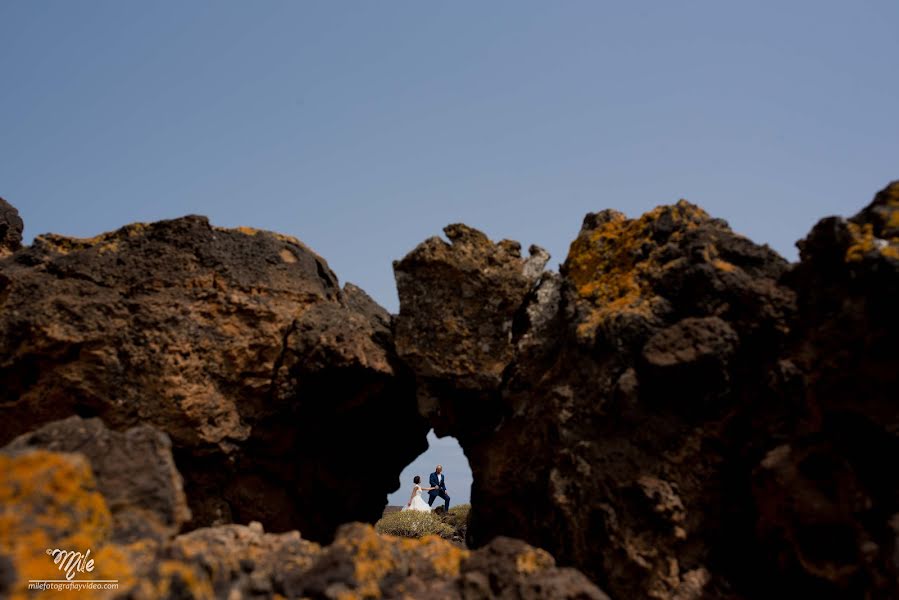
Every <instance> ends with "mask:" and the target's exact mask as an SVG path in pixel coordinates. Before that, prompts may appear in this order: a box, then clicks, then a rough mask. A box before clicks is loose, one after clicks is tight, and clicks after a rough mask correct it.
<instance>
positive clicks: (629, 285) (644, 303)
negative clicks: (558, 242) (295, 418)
mask: <svg viewBox="0 0 899 600" xmlns="http://www.w3.org/2000/svg"><path fill="white" fill-rule="evenodd" d="M602 217H603V219H602V222H601V223H599V224H598V225H597V226H596V227H595V228H593V229H592V230H587V231H582V232H581V234H580V235H579V236H578V237H577V238H576V239H575V240H574V241H573V242H572V243H571V247H570V249H569V252H568V257H567V258H566V260H565V264H564V265H563V271H564V274H565V275H566V276H567V277H568V279H569V280H571V281H572V282H573V283H574V285H575V288H576V289H577V292H578V295H579V296H580V297H581V298H583V299H584V300H586V301H588V302H590V303H591V304H592V305H594V306H595V307H596V309H595V310H594V311H593V312H592V314H591V315H590V316H589V318H588V319H587V320H586V321H585V322H583V323H581V324H580V326H579V327H578V331H579V333H580V334H585V333H587V332H588V331H591V330H593V329H594V328H595V327H596V326H597V325H598V324H599V323H601V322H602V321H604V320H605V319H606V318H608V317H609V316H611V315H614V314H619V313H624V312H635V313H640V314H648V313H649V312H650V309H651V305H650V302H649V301H650V298H651V296H652V294H650V293H648V291H647V289H646V288H647V287H648V285H647V283H646V282H645V280H644V275H645V274H646V273H647V272H648V271H650V270H652V269H657V268H660V265H658V264H655V262H654V261H653V260H652V257H651V255H650V253H649V252H648V249H651V248H652V247H653V246H655V245H657V242H656V241H655V240H654V239H653V233H654V227H653V224H654V223H656V222H659V221H661V220H663V219H664V220H666V221H669V222H670V223H669V227H670V228H671V233H670V237H669V240H670V241H676V240H677V239H678V238H680V237H681V236H682V235H683V233H684V232H685V231H688V230H690V229H694V228H696V227H697V226H698V225H699V223H701V222H703V221H705V220H708V219H709V216H708V214H707V213H706V212H705V211H704V210H702V209H701V208H699V207H698V206H695V205H693V204H690V203H689V202H687V201H686V200H680V201H679V202H678V203H677V204H676V205H674V206H659V207H656V208H655V209H653V210H651V211H649V212H647V213H645V214H644V215H643V216H641V217H640V218H638V219H628V218H627V217H625V216H624V215H623V214H622V213H619V212H617V211H606V212H605V213H603V214H602ZM709 260H710V261H713V260H714V258H713V257H709ZM728 265H729V263H725V262H724V261H721V265H720V267H719V268H722V269H723V270H727V268H728ZM730 266H731V267H732V265H730Z"/></svg>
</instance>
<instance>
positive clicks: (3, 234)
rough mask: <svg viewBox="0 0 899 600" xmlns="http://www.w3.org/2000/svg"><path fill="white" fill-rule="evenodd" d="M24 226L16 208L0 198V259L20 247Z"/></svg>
mask: <svg viewBox="0 0 899 600" xmlns="http://www.w3.org/2000/svg"><path fill="white" fill-rule="evenodd" d="M24 226H25V225H24V223H23V222H22V218H21V217H20V216H19V211H17V210H16V207H14V206H13V205H11V204H10V203H9V202H7V201H6V200H4V199H3V198H0V258H3V257H4V256H9V255H10V254H12V253H13V252H15V251H16V250H18V249H19V248H21V247H22V230H23V229H24Z"/></svg>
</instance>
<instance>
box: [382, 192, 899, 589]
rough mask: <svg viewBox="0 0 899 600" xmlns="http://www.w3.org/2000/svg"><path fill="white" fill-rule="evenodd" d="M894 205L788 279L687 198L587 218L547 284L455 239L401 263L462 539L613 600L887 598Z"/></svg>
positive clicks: (814, 237) (422, 380) (831, 227)
mask: <svg viewBox="0 0 899 600" xmlns="http://www.w3.org/2000/svg"><path fill="white" fill-rule="evenodd" d="M897 194H899V185H897V184H893V185H891V186H890V187H889V188H887V189H886V190H884V191H883V192H881V193H880V194H878V196H877V198H876V199H875V201H874V202H873V203H872V205H871V206H869V207H868V208H867V209H865V210H864V211H862V213H860V214H859V215H857V216H856V217H854V218H852V219H850V220H848V221H846V220H841V219H826V220H824V221H822V222H821V223H820V224H819V225H818V226H817V227H816V228H815V229H814V230H813V232H812V233H811V234H810V236H809V238H808V239H807V240H805V241H804V242H803V243H802V244H801V248H802V262H801V263H800V264H799V265H796V266H794V267H791V266H790V265H788V264H787V262H786V261H784V260H783V259H782V258H780V257H779V256H778V255H777V254H775V253H774V252H773V251H771V250H770V249H769V248H767V247H766V246H759V245H756V244H754V243H752V242H751V241H749V240H747V239H746V238H743V237H742V236H739V235H737V234H735V233H733V232H732V231H731V230H730V229H729V227H728V226H727V224H726V223H725V222H724V221H721V220H720V219H713V218H711V217H709V216H708V215H707V214H706V213H705V212H704V211H702V210H701V209H700V208H698V207H696V206H694V205H691V204H689V203H687V202H685V201H681V202H679V203H677V204H676V205H674V206H662V207H659V208H657V209H655V210H653V211H651V212H649V213H647V214H645V215H643V216H642V217H640V218H638V219H628V218H626V217H625V216H624V215H622V214H621V213H618V212H616V211H611V210H607V211H603V212H600V213H596V214H590V215H587V217H586V218H585V219H584V224H583V228H582V229H581V232H580V234H579V235H578V237H577V239H576V240H575V241H574V242H573V243H572V245H571V249H570V251H569V254H568V257H567V258H566V260H565V262H564V264H563V265H562V268H561V272H560V274H559V275H556V274H553V273H544V274H542V275H541V274H539V273H534V272H533V271H528V270H527V269H526V266H525V264H524V261H522V260H521V258H520V257H519V256H518V255H517V244H515V243H514V242H507V241H504V242H500V243H499V244H492V243H491V242H489V240H487V239H486V238H485V237H484V236H483V235H482V234H480V233H479V232H473V231H471V230H469V229H467V228H464V229H463V231H465V236H464V237H462V238H461V239H460V238H459V236H458V235H457V234H456V232H457V231H458V230H459V229H460V226H453V228H451V229H449V230H447V236H448V237H449V238H450V239H451V243H450V244H446V243H442V242H439V241H436V240H434V239H432V240H428V241H427V242H425V243H423V244H422V245H421V246H420V247H419V248H417V249H415V250H414V251H413V252H412V253H411V254H410V255H409V256H408V257H406V258H405V259H403V260H402V261H399V262H398V263H396V265H395V270H396V272H397V283H398V290H399V294H400V314H399V315H398V317H397V325H396V346H397V351H398V353H399V354H400V356H401V357H402V358H403V359H404V360H406V361H407V363H408V364H409V366H410V367H411V368H412V369H413V371H414V372H415V375H416V377H417V379H418V381H419V385H418V389H419V406H420V407H424V408H425V410H424V411H423V414H426V415H428V416H429V417H430V418H431V420H432V422H433V423H434V424H435V427H438V426H439V427H438V429H437V430H438V433H441V434H449V435H453V436H455V437H457V438H458V439H459V441H460V443H461V445H462V447H463V449H464V451H465V454H466V456H467V457H468V459H469V463H470V464H471V467H472V470H473V474H474V484H473V487H472V516H471V519H472V520H471V523H470V527H469V542H470V544H471V545H473V546H479V545H481V544H484V543H487V542H488V541H489V540H490V539H492V538H493V537H494V536H497V535H516V536H518V537H521V538H523V539H524V540H526V541H527V542H529V543H531V544H534V545H536V546H539V547H542V548H546V549H548V550H550V551H551V552H552V553H553V554H554V555H555V557H556V558H557V559H558V560H559V561H560V562H561V563H562V564H570V565H576V566H577V567H578V568H580V569H582V570H583V571H584V572H585V573H587V574H588V575H589V576H590V577H591V578H593V579H594V581H596V582H597V583H599V584H600V586H601V587H603V588H604V589H606V590H607V591H608V592H609V593H610V594H611V595H612V597H638V598H642V597H651V598H671V599H675V598H678V599H684V598H732V597H772V596H778V597H795V596H796V594H802V593H806V592H810V593H812V594H813V595H814V596H815V597H817V598H824V597H832V598H837V597H858V598H862V597H882V598H888V597H896V596H895V594H897V593H899V580H897V569H899V565H897V558H896V556H897V554H896V552H897V542H896V533H897V530H899V526H897V523H899V517H896V516H895V515H896V514H897V509H899V504H897V500H899V480H897V476H896V475H895V469H892V470H889V472H886V471H884V470H883V468H878V467H875V465H877V464H883V463H882V462H881V461H886V464H891V463H893V462H895V460H897V459H899V452H897V440H896V435H897V433H899V427H897V423H899V421H897V415H899V405H897V403H896V399H897V397H899V396H897V394H899V392H897V390H899V386H897V366H899V354H897V346H896V340H897V333H899V326H897V324H899V317H897V315H899V312H897V310H896V307H897V306H899V278H897V273H899V271H897V266H899V260H897V241H899V237H897V232H899V230H897V227H899V202H897V198H899V195H897ZM469 240H476V243H472V242H470V241H469ZM441 244H442V245H441ZM509 248H511V249H512V251H508V250H507V249H509ZM526 272H527V273H528V274H529V276H525V273H526ZM470 273H475V274H476V275H474V276H472V275H469V274H470ZM434 282H439V283H437V284H435V283H434ZM488 302H491V303H494V304H492V305H491V306H489V307H486V308H485V304H486V303H488ZM485 312H486V313H487V314H489V315H490V318H489V319H485V318H484V314H485ZM441 328H442V329H441ZM433 330H437V331H440V332H443V334H438V335H432V336H430V337H427V338H426V337H425V335H424V333H425V332H426V331H433ZM483 332H486V333H487V335H486V342H485V343H483V344H480V343H479V342H480V341H481V339H482V333H483ZM426 339H427V341H428V343H429V344H430V345H429V346H428V347H427V352H423V351H421V349H420V348H421V346H422V345H423V344H424V343H425V341H424V340H426ZM472 347H476V348H477V349H478V350H477V352H478V354H476V355H475V356H477V358H478V360H476V361H474V360H469V359H470V358H471V357H472V356H473V355H472V353H471V350H470V349H471V348H472ZM446 357H452V359H447V358H446ZM448 360H452V361H453V363H452V364H448V362H447V361H448ZM460 365H461V368H459V366H460ZM460 381H464V382H465V384H460ZM422 396H425V397H422ZM497 482H502V483H501V485H497ZM775 580H776V581H782V582H784V583H783V584H782V585H779V586H777V587H776V588H775V589H772V582H773V581H775Z"/></svg>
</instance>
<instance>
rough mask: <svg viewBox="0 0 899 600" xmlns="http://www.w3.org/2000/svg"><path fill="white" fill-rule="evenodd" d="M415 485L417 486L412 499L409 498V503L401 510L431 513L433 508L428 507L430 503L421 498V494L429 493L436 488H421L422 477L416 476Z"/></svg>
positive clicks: (413, 489)
mask: <svg viewBox="0 0 899 600" xmlns="http://www.w3.org/2000/svg"><path fill="white" fill-rule="evenodd" d="M412 481H413V482H414V483H415V486H414V487H413V488H412V497H410V498H409V501H408V502H407V503H406V506H404V507H403V508H402V509H401V510H418V511H421V512H431V507H430V506H428V503H427V502H426V501H425V499H424V498H422V496H421V492H429V491H431V490H433V489H434V488H432V487H428V488H423V487H421V485H420V484H421V477H419V476H418V475H416V476H415V479H413V480H412Z"/></svg>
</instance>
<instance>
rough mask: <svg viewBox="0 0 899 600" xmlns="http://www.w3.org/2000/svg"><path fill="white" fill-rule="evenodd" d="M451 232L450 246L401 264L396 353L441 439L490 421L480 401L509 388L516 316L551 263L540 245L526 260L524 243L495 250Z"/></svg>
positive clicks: (476, 234)
mask: <svg viewBox="0 0 899 600" xmlns="http://www.w3.org/2000/svg"><path fill="white" fill-rule="evenodd" d="M444 233H445V234H446V237H447V238H448V239H449V240H450V241H449V242H445V241H444V240H442V239H440V238H439V237H433V238H430V239H428V240H426V241H425V242H423V243H422V244H421V245H419V246H418V247H417V248H416V249H415V250H413V251H412V252H411V253H409V254H408V255H407V256H406V257H405V258H403V260H401V261H398V262H396V263H394V271H395V273H396V283H397V289H398V290H399V294H400V298H401V299H402V301H401V306H400V316H399V318H398V319H397V325H396V326H397V333H396V339H397V341H398V345H397V351H398V352H399V354H400V357H401V358H402V359H403V361H404V362H405V363H406V364H407V365H409V366H410V367H411V368H412V370H413V371H414V372H415V374H416V376H417V378H418V390H419V392H418V397H419V409H420V411H421V412H422V414H423V415H425V416H427V417H429V419H430V421H431V424H432V425H433V426H434V428H435V430H436V431H437V433H438V434H439V435H444V434H446V433H450V432H459V431H461V430H464V428H459V427H457V426H456V424H457V423H458V422H467V423H469V424H472V425H474V424H475V423H478V422H481V421H482V420H483V419H481V418H480V413H482V411H483V410H485V408H487V407H486V406H485V405H486V404H487V403H486V402H485V401H483V400H482V399H481V394H482V393H484V392H487V393H489V392H492V391H494V390H496V389H498V388H499V387H500V385H501V384H502V379H503V374H504V372H505V369H506V368H507V367H508V365H509V363H510V361H511V360H512V358H513V357H514V351H515V348H514V345H513V343H512V337H513V332H512V321H513V317H514V316H515V313H516V312H517V311H518V310H519V308H520V306H521V305H522V303H523V302H524V299H525V297H526V296H527V295H528V293H529V292H530V290H531V288H532V287H533V286H534V282H535V281H536V279H537V278H538V277H539V275H540V272H541V271H542V270H543V266H544V264H546V261H547V260H548V259H549V255H548V254H546V252H545V251H543V250H542V249H541V248H538V247H536V246H532V247H531V249H530V255H531V256H530V258H528V259H523V258H522V257H521V253H520V249H521V246H520V245H519V244H518V242H511V241H508V240H503V241H502V242H499V243H498V244H494V243H493V242H491V241H490V240H489V239H487V236H485V235H484V234H483V233H481V232H480V231H477V230H475V229H472V228H471V227H467V226H465V225H461V224H456V225H449V226H447V227H446V228H445V229H444ZM448 350H449V351H448ZM431 387H436V388H438V389H437V390H436V391H435V392H434V393H432V392H431V391H430V389H429V388H431ZM439 388H446V389H447V390H452V393H442V392H441V391H440V389H439ZM436 397H440V398H442V401H441V402H439V403H434V402H432V400H433V399H434V398H436Z"/></svg>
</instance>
